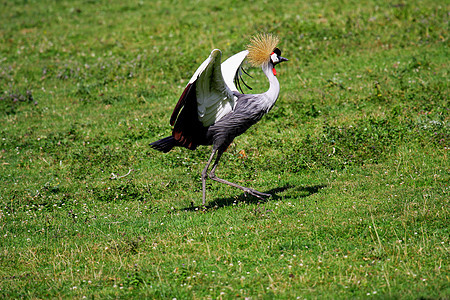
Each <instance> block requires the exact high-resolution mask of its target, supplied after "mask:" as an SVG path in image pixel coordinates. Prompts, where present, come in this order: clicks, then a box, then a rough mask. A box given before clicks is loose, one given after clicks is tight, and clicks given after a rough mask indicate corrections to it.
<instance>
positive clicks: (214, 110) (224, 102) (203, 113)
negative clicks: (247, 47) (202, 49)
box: [189, 49, 248, 127]
mask: <svg viewBox="0 0 450 300" xmlns="http://www.w3.org/2000/svg"><path fill="white" fill-rule="evenodd" d="M247 54H248V51H242V52H240V53H238V54H235V55H233V56H232V57H230V58H229V59H227V60H226V61H225V62H224V63H223V64H222V66H221V64H220V61H221V57H222V52H221V51H220V50H218V49H214V50H213V51H212V52H211V54H210V56H209V57H208V58H207V59H206V60H205V61H204V62H203V63H202V64H201V65H200V67H199V68H198V69H197V71H195V73H194V75H193V76H192V78H191V80H190V81H189V83H190V84H192V83H194V82H196V88H195V89H196V97H197V105H198V108H197V109H198V118H199V120H200V121H201V122H202V124H203V126H205V127H206V126H210V125H212V124H214V123H215V122H217V121H218V120H220V119H221V118H222V117H223V116H225V115H226V114H227V113H229V112H230V111H232V110H233V109H234V106H235V105H236V100H237V97H236V96H234V95H233V91H237V89H236V86H235V85H234V83H233V81H234V77H235V75H236V72H237V71H238V69H239V67H240V66H241V64H242V62H243V61H244V59H245V57H246V56H247ZM224 64H225V65H224Z"/></svg>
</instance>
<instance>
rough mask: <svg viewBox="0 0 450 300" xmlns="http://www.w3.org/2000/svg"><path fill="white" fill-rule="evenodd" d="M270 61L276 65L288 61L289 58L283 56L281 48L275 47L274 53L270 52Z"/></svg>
mask: <svg viewBox="0 0 450 300" xmlns="http://www.w3.org/2000/svg"><path fill="white" fill-rule="evenodd" d="M270 61H271V62H272V64H273V65H274V66H275V65H277V64H279V63H280V62H283V61H288V59H287V58H284V57H283V56H281V50H280V49H278V48H275V49H273V52H272V54H270Z"/></svg>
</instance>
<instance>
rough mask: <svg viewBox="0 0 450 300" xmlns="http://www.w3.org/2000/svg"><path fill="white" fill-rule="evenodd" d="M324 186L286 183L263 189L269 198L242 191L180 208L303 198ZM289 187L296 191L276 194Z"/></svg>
mask: <svg viewBox="0 0 450 300" xmlns="http://www.w3.org/2000/svg"><path fill="white" fill-rule="evenodd" d="M324 187H326V185H313V186H301V187H296V186H294V185H290V184H286V185H284V186H282V187H277V188H274V189H271V190H268V191H265V192H264V193H266V194H271V195H272V196H271V197H269V198H266V199H265V200H261V199H259V198H257V197H254V196H251V195H246V194H244V193H242V194H240V195H239V196H234V197H227V198H218V199H215V200H214V201H212V202H210V203H207V204H206V205H205V206H194V203H193V202H192V203H191V206H190V207H186V208H181V209H180V210H181V211H206V210H210V209H217V208H221V207H225V206H231V205H235V204H236V203H241V202H243V203H249V204H256V203H262V202H268V201H274V200H278V199H281V198H285V199H290V198H305V197H309V196H311V195H313V194H315V193H317V192H318V191H319V190H321V189H323V188H324ZM289 189H295V190H296V193H295V194H294V195H289V196H283V197H281V196H278V195H277V194H279V193H282V192H284V191H286V190H289Z"/></svg>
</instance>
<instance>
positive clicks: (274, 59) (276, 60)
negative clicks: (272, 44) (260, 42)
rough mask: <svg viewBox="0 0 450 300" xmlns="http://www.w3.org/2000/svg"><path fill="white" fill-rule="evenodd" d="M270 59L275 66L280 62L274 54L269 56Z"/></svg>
mask: <svg viewBox="0 0 450 300" xmlns="http://www.w3.org/2000/svg"><path fill="white" fill-rule="evenodd" d="M270 59H271V60H272V62H273V63H274V64H276V63H277V62H280V60H279V59H278V55H277V54H276V53H272V54H271V55H270Z"/></svg>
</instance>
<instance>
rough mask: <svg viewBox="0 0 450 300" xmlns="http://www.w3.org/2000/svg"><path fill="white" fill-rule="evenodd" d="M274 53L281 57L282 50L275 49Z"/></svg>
mask: <svg viewBox="0 0 450 300" xmlns="http://www.w3.org/2000/svg"><path fill="white" fill-rule="evenodd" d="M273 52H274V53H275V54H276V55H278V56H280V55H281V50H280V49H278V48H275V49H273Z"/></svg>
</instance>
